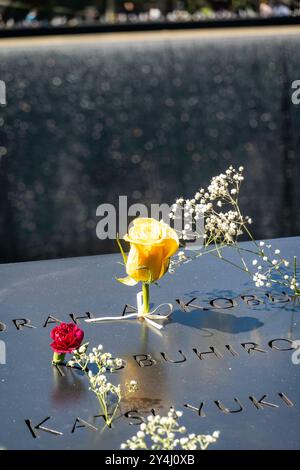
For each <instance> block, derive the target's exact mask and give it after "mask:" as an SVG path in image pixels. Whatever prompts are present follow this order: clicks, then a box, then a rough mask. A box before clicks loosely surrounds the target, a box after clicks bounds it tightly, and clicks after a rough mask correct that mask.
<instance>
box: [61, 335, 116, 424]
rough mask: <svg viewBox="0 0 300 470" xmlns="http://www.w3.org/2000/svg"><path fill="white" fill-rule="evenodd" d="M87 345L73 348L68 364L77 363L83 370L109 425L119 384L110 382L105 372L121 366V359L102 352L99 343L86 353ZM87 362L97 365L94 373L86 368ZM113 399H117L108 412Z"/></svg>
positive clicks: (114, 411)
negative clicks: (111, 409)
mask: <svg viewBox="0 0 300 470" xmlns="http://www.w3.org/2000/svg"><path fill="white" fill-rule="evenodd" d="M88 346H89V343H85V344H83V345H82V346H80V348H79V349H78V351H77V350H75V351H74V352H73V354H74V356H73V359H72V360H71V361H69V362H68V365H69V366H70V367H74V366H76V365H77V366H79V367H80V368H81V369H82V370H83V371H84V372H85V374H86V376H87V378H88V380H89V382H90V387H89V390H91V391H92V392H94V393H95V395H96V396H97V398H98V401H99V403H100V406H101V408H102V411H103V413H104V417H105V421H106V423H107V424H108V425H110V424H111V422H112V420H113V417H114V416H115V413H116V411H117V408H118V405H119V403H120V400H121V386H120V385H114V384H112V383H110V382H109V381H108V380H107V378H106V376H105V373H106V372H114V371H115V370H116V369H119V368H120V367H122V365H123V361H122V359H120V358H115V359H113V357H112V355H111V354H110V353H106V352H103V346H102V345H101V344H100V345H99V346H98V347H97V348H93V349H92V352H91V353H89V354H88V352H87V350H88ZM89 364H96V365H97V372H96V373H95V374H94V373H93V372H92V370H88V365H89ZM115 399H117V403H116V405H114V409H113V413H112V414H109V406H110V403H111V402H112V401H113V400H115Z"/></svg>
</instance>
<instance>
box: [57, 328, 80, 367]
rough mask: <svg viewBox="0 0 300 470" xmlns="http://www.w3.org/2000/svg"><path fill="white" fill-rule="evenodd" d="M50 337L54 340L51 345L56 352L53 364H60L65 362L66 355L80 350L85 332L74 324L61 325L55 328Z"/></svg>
mask: <svg viewBox="0 0 300 470" xmlns="http://www.w3.org/2000/svg"><path fill="white" fill-rule="evenodd" d="M50 336H51V338H52V339H53V343H51V344H50V346H51V348H52V349H53V351H54V356H53V362H54V363H59V362H62V361H63V360H64V357H65V354H67V353H72V352H73V351H74V349H78V348H79V346H80V345H81V343H82V340H83V337H84V332H83V331H82V330H81V329H80V328H78V326H77V325H75V324H74V323H60V324H59V325H57V326H55V327H54V328H53V330H52V331H51V334H50Z"/></svg>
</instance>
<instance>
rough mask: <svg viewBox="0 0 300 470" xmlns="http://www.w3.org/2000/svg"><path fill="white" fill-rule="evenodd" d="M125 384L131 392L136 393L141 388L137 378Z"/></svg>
mask: <svg viewBox="0 0 300 470" xmlns="http://www.w3.org/2000/svg"><path fill="white" fill-rule="evenodd" d="M125 386H126V388H127V391H128V392H129V393H134V392H137V391H138V390H139V385H138V383H137V381H136V380H130V382H126V383H125Z"/></svg>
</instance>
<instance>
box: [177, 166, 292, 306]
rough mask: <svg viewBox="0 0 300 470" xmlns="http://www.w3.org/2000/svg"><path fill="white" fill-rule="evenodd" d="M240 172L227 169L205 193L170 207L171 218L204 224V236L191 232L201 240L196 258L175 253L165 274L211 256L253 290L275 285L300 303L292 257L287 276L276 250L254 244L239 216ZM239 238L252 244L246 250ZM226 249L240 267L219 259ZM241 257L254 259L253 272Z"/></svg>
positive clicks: (185, 231) (285, 263)
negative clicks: (249, 283) (243, 275)
mask: <svg viewBox="0 0 300 470" xmlns="http://www.w3.org/2000/svg"><path fill="white" fill-rule="evenodd" d="M243 170H244V168H243V167H239V169H238V170H236V169H235V168H233V166H230V167H229V168H228V169H227V170H226V171H225V173H221V174H220V175H218V176H215V177H213V178H212V180H211V182H210V184H209V186H208V187H207V189H203V188H202V189H200V190H199V191H197V193H196V194H195V195H194V197H193V198H192V199H187V200H185V199H183V198H182V197H181V198H179V199H177V200H176V203H175V204H173V206H172V212H171V214H170V217H171V218H173V219H176V218H177V214H181V215H182V212H184V215H185V217H189V219H191V218H194V219H195V220H197V219H198V218H200V217H201V218H202V219H203V220H204V232H203V233H195V231H194V232H192V233H193V236H194V237H195V236H196V238H197V237H198V238H200V237H203V240H204V244H203V245H204V249H203V250H202V252H199V253H198V254H192V253H189V255H186V254H185V253H184V251H181V252H179V253H178V255H177V256H175V257H173V259H172V260H171V262H170V266H169V271H170V272H171V273H173V272H174V271H175V268H177V267H178V266H180V265H181V264H184V263H187V262H189V261H192V260H193V259H194V258H198V257H199V256H202V255H205V254H208V253H211V254H213V255H215V256H217V257H218V258H219V259H222V260H224V261H227V262H228V263H230V264H231V265H233V266H235V267H237V268H238V269H241V270H242V271H244V272H245V273H247V274H250V275H251V276H252V279H253V281H254V282H255V285H256V286H257V287H263V286H266V287H271V286H272V285H275V284H276V285H279V286H282V287H285V288H289V289H291V290H292V291H293V292H294V298H298V299H299V300H300V288H299V282H298V279H299V273H298V272H297V259H296V257H294V270H293V273H292V274H291V273H289V274H288V273H287V272H286V268H287V267H288V266H289V261H288V260H286V259H285V258H283V257H282V256H281V254H280V250H279V249H278V248H276V249H275V250H273V249H271V245H270V244H266V243H265V242H263V241H261V242H259V243H258V242H256V241H255V240H254V238H253V236H252V234H251V232H250V229H249V225H250V224H252V220H251V218H250V217H248V216H243V215H242V213H241V210H240V208H239V203H238V200H239V191H240V186H241V183H242V181H243V180H244V176H243ZM192 225H193V224H192V223H188V224H185V227H184V229H183V230H182V231H181V232H180V233H179V238H181V239H183V240H190V239H191V233H189V232H188V230H189V229H191V228H192ZM242 234H247V235H248V237H249V239H250V240H251V241H252V246H250V248H248V246H247V247H243V246H241V245H239V244H238V238H239V236H240V235H242ZM227 246H230V247H233V248H236V249H237V252H238V254H239V256H240V263H236V262H235V261H232V260H230V259H226V258H225V257H224V256H223V252H222V250H223V248H225V247H227ZM211 247H212V248H211ZM194 253H195V252H194ZM244 253H246V254H247V256H248V253H252V254H253V255H254V256H255V258H254V259H253V260H252V266H256V272H253V271H252V269H250V267H249V266H248V265H247V263H246V260H245V259H244ZM297 277H298V279H297Z"/></svg>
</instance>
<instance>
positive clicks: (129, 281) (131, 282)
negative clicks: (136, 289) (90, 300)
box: [116, 276, 138, 286]
mask: <svg viewBox="0 0 300 470" xmlns="http://www.w3.org/2000/svg"><path fill="white" fill-rule="evenodd" d="M116 280H117V281H119V282H121V284H126V286H136V285H137V284H138V282H137V281H135V280H134V279H132V277H130V276H126V277H116Z"/></svg>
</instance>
